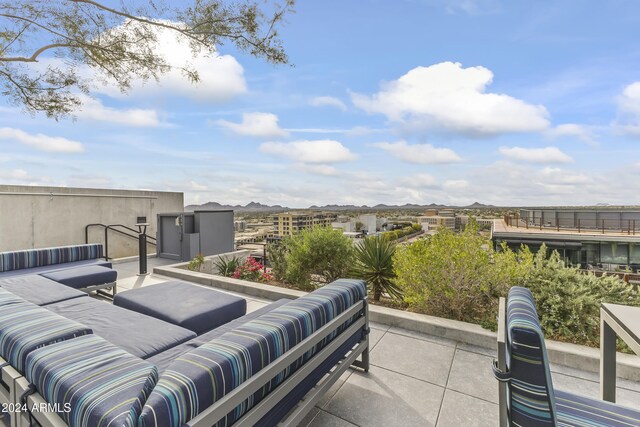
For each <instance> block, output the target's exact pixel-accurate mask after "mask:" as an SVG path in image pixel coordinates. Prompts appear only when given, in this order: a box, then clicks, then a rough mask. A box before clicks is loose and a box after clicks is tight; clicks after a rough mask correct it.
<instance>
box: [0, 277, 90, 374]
mask: <svg viewBox="0 0 640 427" xmlns="http://www.w3.org/2000/svg"><path fill="white" fill-rule="evenodd" d="M15 298H17V297H15V296H14V295H13V294H12V293H11V292H9V291H7V290H4V289H0V356H1V357H2V358H4V359H5V360H6V361H7V362H9V363H10V364H11V366H13V367H14V368H16V369H17V370H18V371H19V372H24V366H25V360H26V357H27V355H28V354H29V352H31V351H33V350H35V349H37V348H39V347H42V346H46V345H49V344H52V343H55V342H58V341H64V340H67V339H71V338H74V337H77V336H81V335H86V334H90V333H91V329H89V328H86V327H84V326H82V325H81V324H79V323H77V322H74V321H72V320H69V319H67V318H65V317H62V316H59V315H57V314H55V313H52V312H50V311H49V310H47V309H46V308H42V307H40V306H37V305H35V304H32V303H30V302H27V301H24V300H19V301H16V300H15Z"/></svg>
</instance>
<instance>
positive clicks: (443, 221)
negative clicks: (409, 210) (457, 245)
mask: <svg viewBox="0 0 640 427" xmlns="http://www.w3.org/2000/svg"><path fill="white" fill-rule="evenodd" d="M416 221H417V223H418V224H420V225H421V226H422V229H423V230H425V231H429V230H436V229H438V228H440V227H445V228H448V229H450V230H455V229H456V218H455V217H454V216H441V215H427V216H419V217H417V218H416Z"/></svg>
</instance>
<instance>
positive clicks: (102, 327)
mask: <svg viewBox="0 0 640 427" xmlns="http://www.w3.org/2000/svg"><path fill="white" fill-rule="evenodd" d="M45 308H47V309H49V310H51V311H52V312H54V313H56V314H58V315H60V316H63V317H66V318H67V319H72V320H74V321H76V322H78V323H81V324H83V325H86V326H87V327H89V328H91V329H92V330H93V333H94V334H96V335H99V336H100V337H102V338H104V339H105V340H107V341H109V342H110V343H112V344H114V345H116V346H118V347H120V348H122V349H123V350H126V351H127V352H129V353H131V354H132V355H134V356H137V357H139V358H141V359H147V358H149V357H151V356H154V355H156V354H158V353H162V352H163V351H166V350H168V349H170V348H172V347H175V346H177V345H179V344H182V343H183V342H186V341H189V340H191V339H193V338H195V337H196V334H195V333H194V332H192V331H190V330H188V329H185V328H181V327H180V326H176V325H172V324H170V323H167V322H163V321H162V320H159V319H156V318H154V317H151V316H146V315H144V314H140V313H136V312H135V311H131V310H127V309H124V308H122V307H117V306H115V305H112V304H109V303H106V302H103V301H98V300H97V299H95V298H77V299H74V300H68V301H62V302H58V303H55V304H49V305H47V306H45Z"/></svg>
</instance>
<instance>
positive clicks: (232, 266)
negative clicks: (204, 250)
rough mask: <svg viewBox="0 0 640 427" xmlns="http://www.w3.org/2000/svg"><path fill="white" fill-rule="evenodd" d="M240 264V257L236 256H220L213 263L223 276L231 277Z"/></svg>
mask: <svg viewBox="0 0 640 427" xmlns="http://www.w3.org/2000/svg"><path fill="white" fill-rule="evenodd" d="M240 264H242V258H240V257H237V256H234V257H231V258H224V257H220V258H218V259H217V260H216V261H214V263H213V265H214V266H215V267H216V270H218V274H219V275H220V276H224V277H231V275H232V274H233V273H234V272H235V271H236V270H237V268H238V267H239V266H240Z"/></svg>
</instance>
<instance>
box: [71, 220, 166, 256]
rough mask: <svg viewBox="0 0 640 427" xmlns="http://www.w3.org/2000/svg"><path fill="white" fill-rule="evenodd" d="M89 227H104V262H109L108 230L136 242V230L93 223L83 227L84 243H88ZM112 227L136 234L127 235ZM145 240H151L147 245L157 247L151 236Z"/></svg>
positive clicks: (117, 225) (115, 225) (122, 225)
mask: <svg viewBox="0 0 640 427" xmlns="http://www.w3.org/2000/svg"><path fill="white" fill-rule="evenodd" d="M90 227H104V259H105V261H108V260H109V230H112V231H115V232H116V233H119V234H122V235H123V236H127V237H131V238H132V239H136V240H138V234H139V232H138V230H136V229H134V228H131V227H128V226H126V225H124V224H109V225H106V224H100V223H94V224H87V225H86V226H85V227H84V241H85V243H89V228H90ZM114 227H122V228H125V229H127V230H130V231H132V232H134V233H136V234H129V233H127V232H125V231H122V230H118V229H117V228H114ZM147 239H151V240H153V242H148V244H150V245H153V246H157V243H156V238H155V237H152V236H147Z"/></svg>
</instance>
